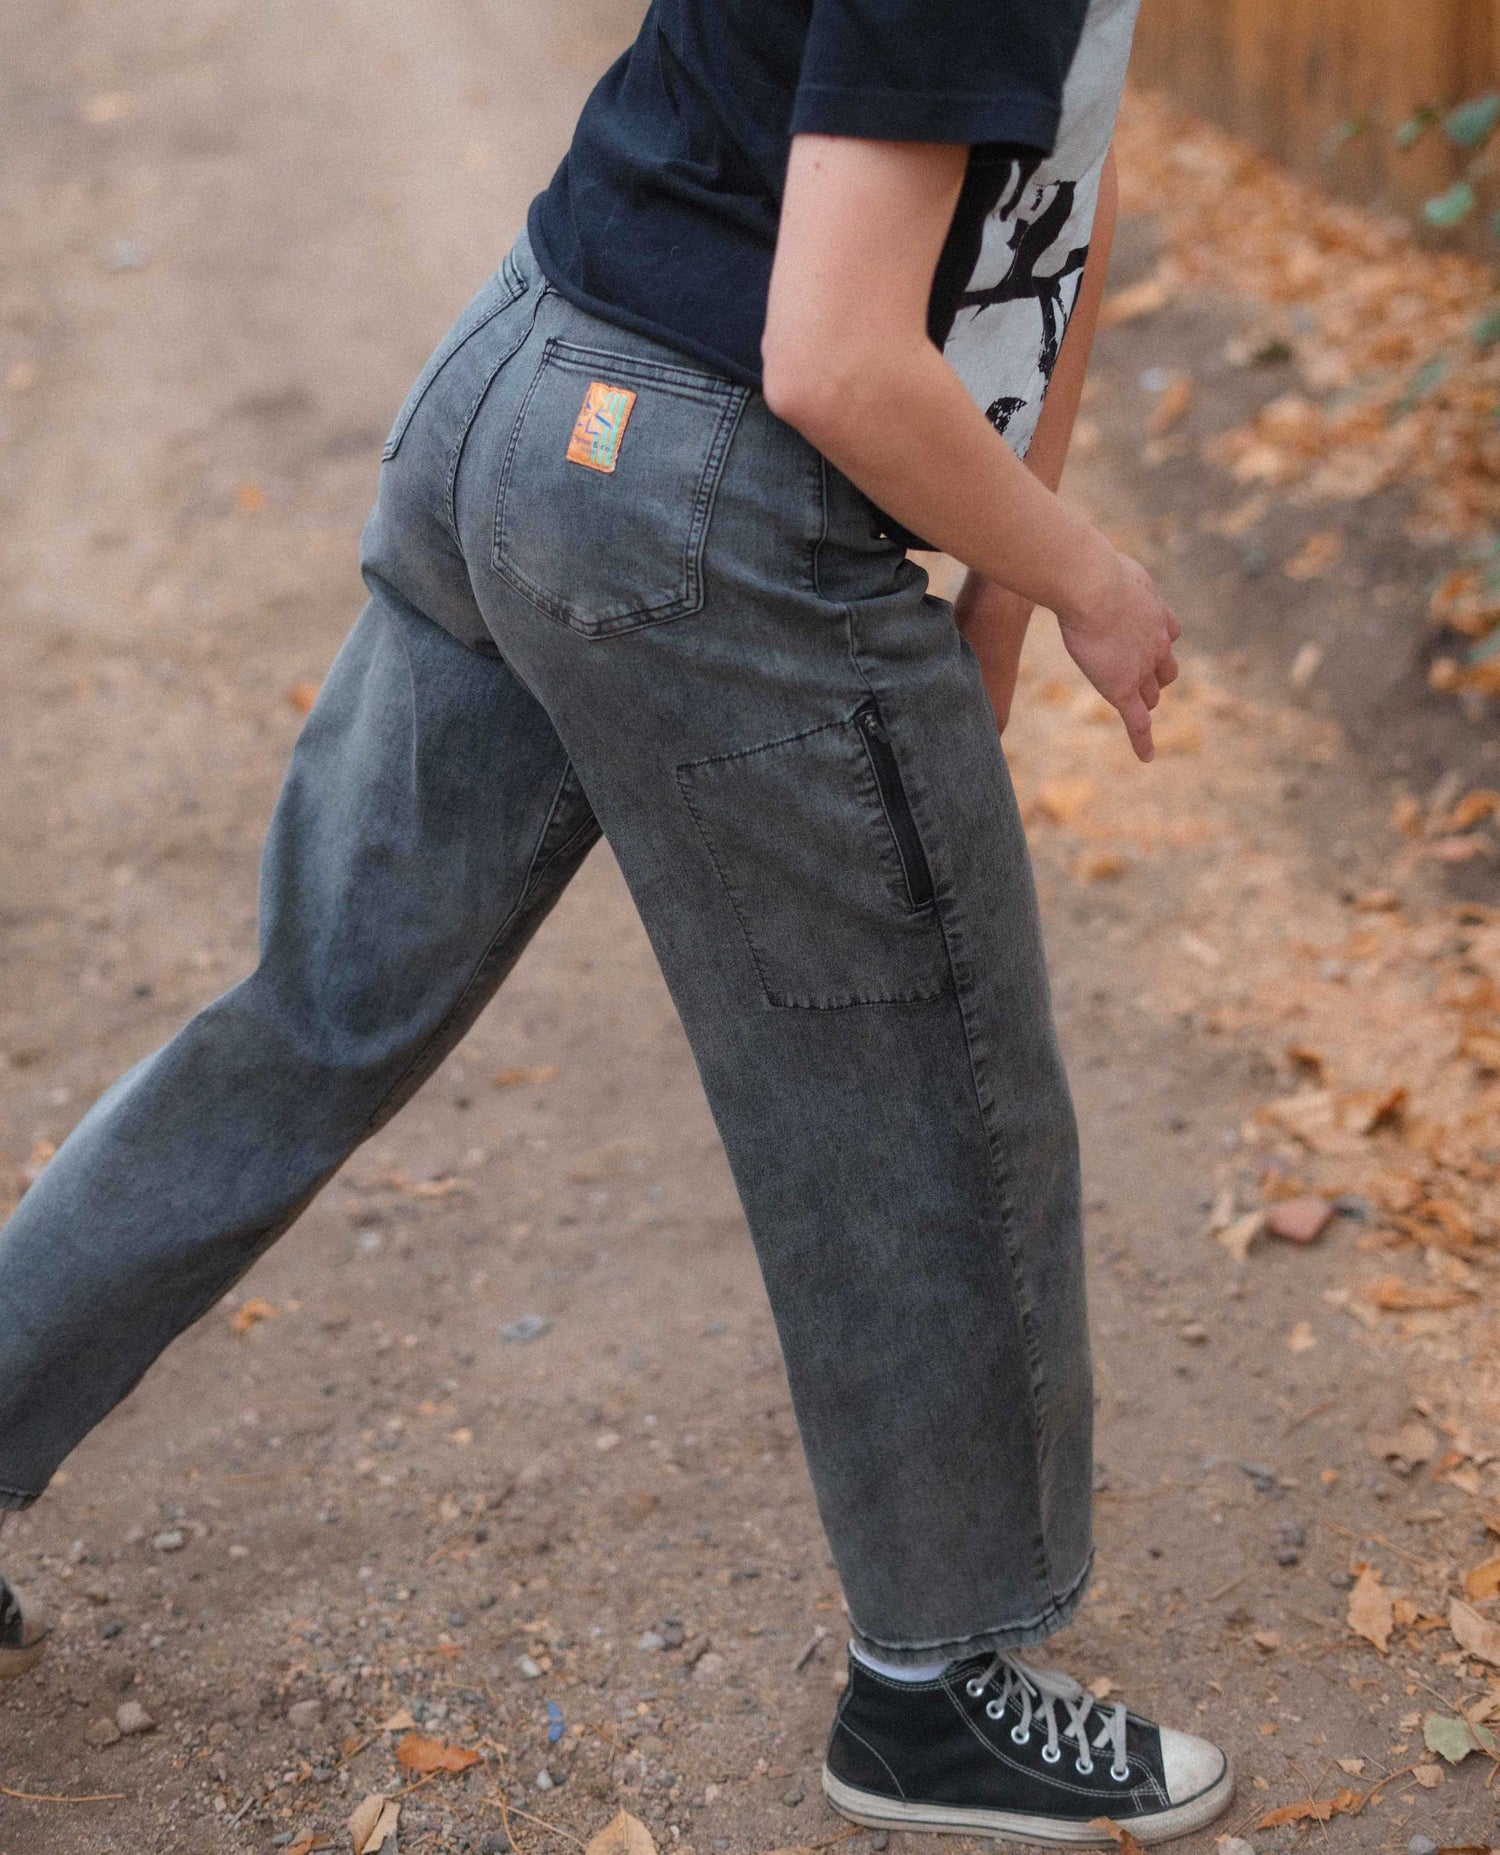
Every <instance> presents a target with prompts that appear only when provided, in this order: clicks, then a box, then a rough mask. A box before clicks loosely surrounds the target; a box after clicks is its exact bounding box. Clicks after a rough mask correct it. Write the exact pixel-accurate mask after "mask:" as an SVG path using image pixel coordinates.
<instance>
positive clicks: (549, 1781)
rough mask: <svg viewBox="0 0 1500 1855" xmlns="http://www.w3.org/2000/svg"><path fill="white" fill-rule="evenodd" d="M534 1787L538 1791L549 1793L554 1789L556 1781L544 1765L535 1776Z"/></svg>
mask: <svg viewBox="0 0 1500 1855" xmlns="http://www.w3.org/2000/svg"><path fill="white" fill-rule="evenodd" d="M536 1787H537V1789H538V1790H539V1791H550V1790H553V1789H555V1788H556V1780H555V1779H554V1778H553V1776H552V1773H551V1772H550V1771H548V1769H547V1767H546V1766H545V1765H543V1766H542V1768H541V1770H540V1771H539V1772H538V1773H537V1774H536Z"/></svg>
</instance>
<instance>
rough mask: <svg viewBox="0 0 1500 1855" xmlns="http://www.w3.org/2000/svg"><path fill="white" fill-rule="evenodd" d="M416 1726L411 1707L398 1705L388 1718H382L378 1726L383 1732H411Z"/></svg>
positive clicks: (378, 1729) (377, 1729)
mask: <svg viewBox="0 0 1500 1855" xmlns="http://www.w3.org/2000/svg"><path fill="white" fill-rule="evenodd" d="M415 1726H416V1721H415V1719H413V1718H412V1712H411V1708H410V1707H398V1708H397V1709H396V1711H395V1712H394V1713H393V1714H392V1715H391V1717H390V1718H389V1719H388V1720H382V1721H381V1722H380V1725H379V1726H378V1727H377V1728H376V1731H377V1732H382V1733H409V1732H411V1731H412V1729H413V1728H414V1727H415Z"/></svg>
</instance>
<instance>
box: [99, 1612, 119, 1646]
mask: <svg viewBox="0 0 1500 1855" xmlns="http://www.w3.org/2000/svg"><path fill="white" fill-rule="evenodd" d="M124 1633H125V1625H124V1624H123V1623H122V1622H121V1621H120V1619H119V1618H118V1617H111V1618H110V1620H109V1622H108V1623H101V1624H100V1625H99V1640H100V1642H113V1641H114V1639H115V1638H116V1636H123V1635H124Z"/></svg>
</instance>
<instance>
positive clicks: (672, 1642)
mask: <svg viewBox="0 0 1500 1855" xmlns="http://www.w3.org/2000/svg"><path fill="white" fill-rule="evenodd" d="M661 1641H662V1647H663V1648H664V1649H680V1648H681V1647H682V1645H683V1644H684V1643H685V1642H686V1641H687V1634H686V1632H685V1631H684V1629H683V1627H682V1625H681V1623H679V1622H678V1620H677V1618H676V1617H668V1618H667V1619H666V1621H665V1622H664V1623H663V1624H662V1626H661Z"/></svg>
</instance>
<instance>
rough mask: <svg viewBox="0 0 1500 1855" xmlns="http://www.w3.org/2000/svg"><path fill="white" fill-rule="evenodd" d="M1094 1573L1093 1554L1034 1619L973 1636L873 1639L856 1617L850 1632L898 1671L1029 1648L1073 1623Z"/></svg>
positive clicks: (1027, 1618)
mask: <svg viewBox="0 0 1500 1855" xmlns="http://www.w3.org/2000/svg"><path fill="white" fill-rule="evenodd" d="M1093 1570H1094V1555H1093V1553H1092V1552H1090V1553H1089V1556H1088V1558H1087V1559H1086V1560H1085V1561H1084V1565H1083V1569H1082V1570H1081V1571H1080V1572H1079V1573H1078V1575H1077V1577H1076V1578H1075V1579H1074V1580H1073V1582H1072V1583H1071V1584H1070V1585H1069V1586H1068V1588H1067V1590H1066V1591H1064V1592H1063V1593H1062V1594H1061V1595H1060V1596H1055V1597H1054V1598H1053V1599H1052V1601H1051V1603H1049V1604H1048V1605H1047V1607H1046V1609H1045V1610H1043V1611H1040V1612H1038V1613H1037V1614H1036V1615H1034V1616H1030V1617H1026V1618H1023V1619H1021V1620H1020V1621H1019V1622H1015V1623H999V1624H995V1625H992V1626H991V1627H989V1628H986V1629H979V1630H975V1631H974V1632H973V1634H972V1635H968V1636H953V1637H949V1638H947V1639H944V1638H941V1637H927V1638H921V1639H915V1640H914V1639H912V1638H910V1637H908V1638H905V1639H903V1640H902V1641H899V1642H893V1641H890V1640H887V1639H885V1638H882V1637H880V1636H872V1635H871V1634H870V1633H869V1631H867V1630H862V1629H861V1628H860V1627H859V1625H858V1624H857V1623H856V1622H855V1620H854V1618H853V1617H850V1619H849V1633H850V1635H851V1636H852V1637H853V1638H854V1642H855V1646H856V1647H858V1648H862V1649H868V1650H869V1652H870V1653H871V1654H872V1655H874V1656H877V1657H878V1658H879V1659H880V1660H881V1661H883V1662H890V1663H891V1664H892V1665H893V1666H895V1667H897V1668H903V1667H920V1666H921V1665H922V1664H923V1663H927V1662H935V1661H937V1660H938V1659H939V1658H940V1657H943V1658H946V1659H947V1660H948V1661H950V1662H956V1661H959V1660H960V1659H962V1658H963V1657H965V1656H971V1655H981V1654H993V1653H994V1652H995V1651H996V1650H997V1649H1030V1648H1032V1647H1034V1646H1035V1645H1036V1644H1037V1643H1039V1642H1045V1641H1046V1639H1047V1638H1048V1637H1049V1636H1055V1635H1056V1634H1057V1632H1058V1631H1059V1630H1060V1629H1062V1628H1063V1627H1064V1626H1065V1625H1066V1624H1068V1623H1070V1622H1071V1621H1072V1618H1073V1613H1074V1611H1075V1610H1077V1608H1078V1606H1079V1604H1080V1603H1081V1602H1082V1599H1083V1595H1084V1592H1085V1591H1086V1590H1087V1589H1088V1583H1089V1579H1090V1577H1091V1576H1092V1574H1093Z"/></svg>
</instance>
